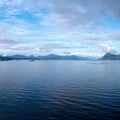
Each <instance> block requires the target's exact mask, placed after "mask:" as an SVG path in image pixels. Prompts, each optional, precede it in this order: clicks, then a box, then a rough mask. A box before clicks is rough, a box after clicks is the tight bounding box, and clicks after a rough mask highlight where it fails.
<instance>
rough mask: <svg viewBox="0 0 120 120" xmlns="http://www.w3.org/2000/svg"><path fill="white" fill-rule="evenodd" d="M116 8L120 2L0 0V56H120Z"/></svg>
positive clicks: (119, 21)
mask: <svg viewBox="0 0 120 120" xmlns="http://www.w3.org/2000/svg"><path fill="white" fill-rule="evenodd" d="M119 4H120V1H119V0H0V54H2V55H11V54H25V55H31V54H33V55H47V54H60V55H72V54H74V55H82V56H97V57H99V56H102V55H103V54H105V53H106V52H111V53H117V54H119V53H120V7H119Z"/></svg>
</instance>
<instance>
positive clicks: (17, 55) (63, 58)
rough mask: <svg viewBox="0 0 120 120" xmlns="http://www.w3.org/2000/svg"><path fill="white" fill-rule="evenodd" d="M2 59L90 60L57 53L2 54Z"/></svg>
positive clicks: (0, 58)
mask: <svg viewBox="0 0 120 120" xmlns="http://www.w3.org/2000/svg"><path fill="white" fill-rule="evenodd" d="M0 60H90V59H89V58H87V57H82V56H76V55H65V56H61V55H56V54H49V55H46V56H37V57H35V56H33V55H31V56H25V55H19V54H16V55H12V56H5V57H3V56H1V55H0Z"/></svg>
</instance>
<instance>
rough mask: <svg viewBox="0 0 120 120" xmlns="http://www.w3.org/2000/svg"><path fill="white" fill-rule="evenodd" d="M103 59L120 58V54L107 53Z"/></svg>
mask: <svg viewBox="0 0 120 120" xmlns="http://www.w3.org/2000/svg"><path fill="white" fill-rule="evenodd" d="M101 60H120V55H116V54H112V53H106V54H105V55H104V56H103V57H102V58H101Z"/></svg>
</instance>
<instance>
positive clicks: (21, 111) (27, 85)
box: [0, 61, 120, 120]
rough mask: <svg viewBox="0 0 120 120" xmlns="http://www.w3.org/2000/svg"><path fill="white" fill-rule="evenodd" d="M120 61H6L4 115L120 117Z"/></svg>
mask: <svg viewBox="0 0 120 120" xmlns="http://www.w3.org/2000/svg"><path fill="white" fill-rule="evenodd" d="M119 118H120V61H35V62H30V61H3V62H2V61H1V62H0V120H80V119H81V120H87V119H89V120H90V119H92V120H95V119H99V120H104V119H105V120H113V119H114V120H119Z"/></svg>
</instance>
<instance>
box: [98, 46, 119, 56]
mask: <svg viewBox="0 0 120 120" xmlns="http://www.w3.org/2000/svg"><path fill="white" fill-rule="evenodd" d="M99 46H100V48H102V51H103V52H104V53H108V52H109V53H112V54H117V50H116V48H115V47H110V46H108V45H105V44H99Z"/></svg>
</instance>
